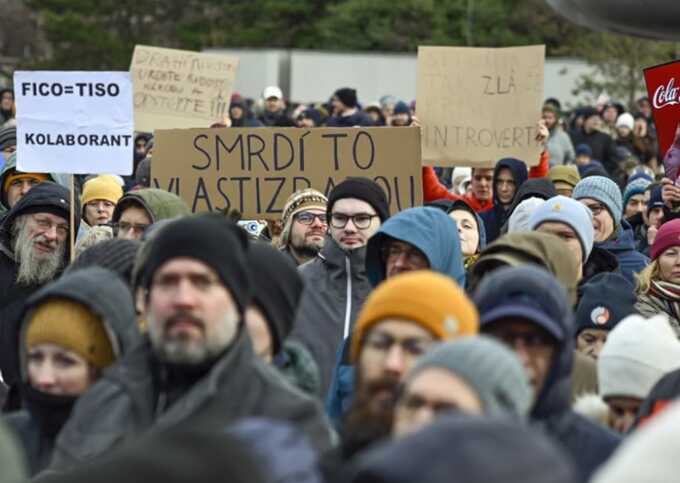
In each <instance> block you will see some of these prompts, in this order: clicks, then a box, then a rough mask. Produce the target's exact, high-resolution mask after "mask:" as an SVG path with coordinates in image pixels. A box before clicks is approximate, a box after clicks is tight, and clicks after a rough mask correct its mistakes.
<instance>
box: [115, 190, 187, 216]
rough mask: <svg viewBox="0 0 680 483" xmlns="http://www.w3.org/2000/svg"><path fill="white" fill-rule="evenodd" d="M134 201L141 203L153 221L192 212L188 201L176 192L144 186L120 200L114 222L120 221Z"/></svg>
mask: <svg viewBox="0 0 680 483" xmlns="http://www.w3.org/2000/svg"><path fill="white" fill-rule="evenodd" d="M134 203H136V204H139V205H141V206H142V207H143V208H144V209H145V210H146V211H147V213H149V216H150V217H151V223H156V222H157V221H159V220H166V219H169V218H175V217H177V216H184V215H190V214H191V211H190V210H189V207H188V206H187V205H186V203H184V201H182V199H181V198H180V197H179V196H177V195H175V194H174V193H170V192H168V191H165V190H161V189H157V188H144V189H140V190H137V191H132V192H130V193H128V194H126V195H125V196H123V197H122V198H121V199H120V200H119V201H118V204H117V205H116V209H115V210H114V211H113V218H112V221H113V222H114V223H117V222H118V221H120V216H121V215H122V214H123V211H124V210H125V209H126V208H127V207H129V206H130V205H131V204H134Z"/></svg>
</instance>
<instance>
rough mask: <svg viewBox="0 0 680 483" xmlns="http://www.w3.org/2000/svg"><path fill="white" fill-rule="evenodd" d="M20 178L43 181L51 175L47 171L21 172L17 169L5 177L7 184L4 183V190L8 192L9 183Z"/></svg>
mask: <svg viewBox="0 0 680 483" xmlns="http://www.w3.org/2000/svg"><path fill="white" fill-rule="evenodd" d="M18 179H20V180H24V179H34V180H37V181H38V182H39V183H41V182H43V181H47V180H48V179H50V177H49V176H48V175H47V174H45V173H20V172H18V171H15V172H14V173H12V174H9V175H7V176H6V177H5V184H3V186H2V192H3V193H7V190H8V189H9V185H11V184H12V183H14V181H16V180H18Z"/></svg>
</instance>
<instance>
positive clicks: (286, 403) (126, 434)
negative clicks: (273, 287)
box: [51, 215, 330, 470]
mask: <svg viewBox="0 0 680 483" xmlns="http://www.w3.org/2000/svg"><path fill="white" fill-rule="evenodd" d="M148 243H149V245H150V248H149V250H148V253H147V254H146V257H145V260H144V265H143V266H142V267H140V285H141V287H143V288H144V289H145V291H146V292H145V293H146V295H145V299H144V303H143V309H144V316H145V318H146V320H147V322H148V335H147V336H146V337H145V343H144V344H139V345H137V346H136V347H135V348H134V349H133V351H132V352H131V353H130V354H128V356H126V357H125V358H124V359H123V360H122V361H121V362H120V363H119V364H116V365H115V366H114V367H113V368H112V369H111V370H109V371H107V372H105V373H104V375H103V376H102V378H101V379H100V381H99V382H98V383H97V384H95V385H94V386H93V387H92V388H91V389H90V390H89V391H88V392H87V393H86V394H85V395H83V396H82V397H81V399H80V401H79V402H78V405H77V406H76V408H75V410H74V412H73V414H72V416H71V418H70V420H69V421H68V422H67V424H66V426H64V428H63V430H62V432H61V433H60V435H59V437H58V439H57V443H56V446H55V452H54V457H53V460H52V464H51V467H53V468H54V469H57V470H59V469H65V468H67V467H70V466H73V465H75V464H77V463H78V462H81V461H84V460H87V459H91V458H94V457H96V456H99V455H102V454H104V453H106V452H108V451H110V450H111V449H112V448H114V447H116V446H120V445H121V444H122V443H123V442H125V441H130V440H131V439H133V438H136V437H138V436H139V435H140V434H142V433H144V432H146V431H149V430H152V429H160V428H168V427H172V426H176V425H178V424H180V423H184V424H186V425H188V426H191V427H194V428H195V429H197V430H200V429H214V428H215V427H216V426H218V427H219V426H224V425H225V424H227V423H229V422H232V421H235V420H237V419H241V418H243V417H247V416H261V417H272V418H276V419H285V420H290V421H292V422H294V423H296V424H297V425H298V426H299V427H300V428H301V429H302V430H303V431H304V432H305V434H306V435H307V436H308V437H309V439H310V442H311V443H312V444H313V445H314V446H315V447H316V448H317V449H318V450H326V449H329V448H330V432H329V430H328V428H327V426H326V423H325V421H324V419H323V418H322V415H321V411H320V407H319V406H318V405H317V404H314V403H313V402H312V401H311V400H309V399H307V398H306V397H305V396H303V395H302V393H300V392H299V391H296V390H294V389H293V388H291V386H289V384H288V383H286V382H284V381H282V380H281V378H280V376H279V375H278V374H277V373H276V372H275V370H274V369H272V368H270V367H269V366H268V365H267V364H265V363H264V362H263V361H260V360H259V358H258V357H257V356H256V355H255V354H254V353H253V350H252V347H251V344H250V342H249V340H248V334H247V331H246V329H245V327H244V323H243V316H244V315H243V314H244V311H245V309H246V307H247V303H248V298H249V295H250V285H249V281H248V277H247V262H246V250H247V246H248V240H247V237H246V234H245V232H244V231H242V230H241V229H240V228H239V227H237V226H236V225H235V224H233V223H232V222H230V221H228V220H224V219H223V218H222V217H220V216H218V215H203V216H193V217H185V218H182V219H179V220H177V221H172V222H170V223H168V224H167V225H166V226H165V227H163V228H162V229H161V230H160V231H159V232H158V234H157V235H156V236H155V237H154V238H153V239H152V240H150V241H149V242H148ZM121 380H125V381H126V384H122V385H121V384H120V382H119V381H121ZM95 442H96V445H95Z"/></svg>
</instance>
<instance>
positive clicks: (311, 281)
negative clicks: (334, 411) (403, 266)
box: [290, 237, 373, 395]
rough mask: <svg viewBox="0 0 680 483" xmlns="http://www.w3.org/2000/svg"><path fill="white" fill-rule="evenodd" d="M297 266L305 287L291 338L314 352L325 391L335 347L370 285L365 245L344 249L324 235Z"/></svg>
mask: <svg viewBox="0 0 680 483" xmlns="http://www.w3.org/2000/svg"><path fill="white" fill-rule="evenodd" d="M298 270H300V274H301V275H302V278H303V280H304V282H305V289H304V291H303V292H302V298H301V300H300V305H299V307H298V315H297V318H296V320H295V324H294V326H293V331H292V332H291V334H290V339H293V340H298V341H300V342H302V344H303V345H304V346H305V347H307V349H309V351H310V352H311V353H312V356H314V360H315V361H316V363H317V364H318V366H319V373H320V376H321V394H322V395H325V394H326V391H327V390H328V386H329V384H330V379H331V375H332V373H333V367H334V366H335V358H336V351H337V350H338V347H339V346H340V344H341V343H342V341H343V339H345V338H346V337H347V336H348V335H349V333H350V330H351V327H352V325H353V324H354V321H355V320H356V318H357V315H358V314H359V310H360V309H361V306H362V305H363V304H364V300H366V297H368V294H369V293H370V291H371V290H372V288H373V287H372V286H371V284H370V282H369V281H368V278H367V277H366V247H365V246H364V247H361V248H357V249H354V250H349V251H345V250H343V249H342V248H340V246H339V245H338V243H337V242H336V241H335V240H334V239H333V238H331V237H327V238H326V242H325V244H324V247H323V248H322V249H321V251H320V252H319V255H318V256H317V257H316V258H315V259H314V260H311V261H309V262H307V263H305V264H303V265H300V267H299V268H298ZM348 295H349V297H348Z"/></svg>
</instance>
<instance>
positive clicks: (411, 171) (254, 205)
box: [151, 127, 422, 219]
mask: <svg viewBox="0 0 680 483" xmlns="http://www.w3.org/2000/svg"><path fill="white" fill-rule="evenodd" d="M348 176H363V177H367V178H371V179H373V180H375V181H376V182H377V183H378V184H380V185H381V186H382V188H383V189H384V190H385V193H386V195H387V198H388V201H389V203H390V207H391V210H392V213H396V212H397V211H400V210H403V209H405V208H409V207H411V206H417V205H420V204H421V203H422V181H421V163H420V130H419V129H418V128H384V127H383V128H365V129H357V128H314V129H298V128H272V129H265V128H254V129H245V128H244V129H237V128H225V129H188V130H161V131H157V132H156V136H155V144H154V156H153V163H152V164H151V177H152V183H153V186H154V187H156V188H161V189H165V190H167V191H170V192H173V193H176V194H177V195H178V196H180V197H181V198H182V199H183V200H184V201H185V202H186V203H187V204H188V205H189V206H190V207H191V209H192V211H193V212H200V211H221V210H224V209H236V210H238V211H240V212H241V213H242V214H243V218H245V219H256V218H265V219H271V218H279V217H280V216H281V212H282V210H283V205H284V204H285V202H286V199H287V198H288V196H290V195H291V194H292V193H293V192H294V191H297V190H300V189H303V188H315V189H318V190H319V191H321V192H323V193H325V194H326V195H328V193H329V192H330V191H331V190H332V189H333V187H334V186H335V185H336V184H338V183H339V182H340V181H342V180H344V179H345V178H347V177H348Z"/></svg>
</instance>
